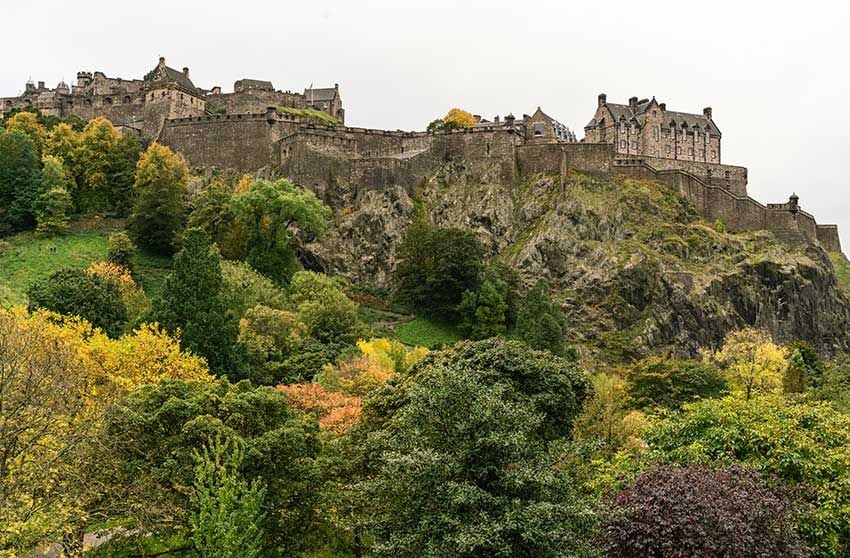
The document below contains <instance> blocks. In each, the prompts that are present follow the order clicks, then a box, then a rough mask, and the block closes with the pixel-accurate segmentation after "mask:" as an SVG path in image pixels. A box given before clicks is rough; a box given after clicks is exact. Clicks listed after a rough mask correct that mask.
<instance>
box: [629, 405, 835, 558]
mask: <svg viewBox="0 0 850 558" xmlns="http://www.w3.org/2000/svg"><path fill="white" fill-rule="evenodd" d="M644 439H645V440H646V442H647V443H648V444H649V447H650V452H649V454H648V456H647V458H648V460H649V461H650V462H651V461H654V460H663V461H669V462H672V463H678V464H691V463H719V464H721V465H731V464H733V463H735V462H740V463H743V464H746V465H748V466H751V467H754V468H755V469H757V470H758V471H760V472H762V474H765V475H775V476H776V477H777V478H778V479H780V480H782V481H783V482H785V483H787V484H789V485H797V484H801V483H802V484H803V485H805V486H807V487H808V488H809V497H810V498H812V500H813V502H812V503H813V506H812V508H811V509H810V510H809V512H808V513H807V514H806V516H805V517H803V518H802V520H801V525H800V527H801V530H800V532H801V534H802V535H803V537H804V538H805V540H806V542H808V543H809V545H811V546H812V547H814V548H816V549H817V555H818V556H824V557H830V558H832V557H835V558H837V557H839V556H847V555H848V552H850V469H848V467H847V459H848V455H850V415H846V414H843V413H840V412H837V411H835V410H834V409H832V408H831V407H830V406H829V405H827V404H817V405H812V404H804V403H790V402H787V401H785V400H783V398H781V397H780V396H778V395H767V396H761V397H755V398H752V399H751V400H749V401H747V400H745V399H743V398H740V397H726V398H724V399H707V400H704V401H700V402H697V403H686V404H684V405H683V406H682V412H681V413H678V414H675V415H673V416H671V417H669V418H667V419H665V420H662V421H660V422H658V423H657V424H655V425H654V426H653V427H652V428H651V429H650V430H649V431H648V432H647V434H646V435H645V437H644Z"/></svg>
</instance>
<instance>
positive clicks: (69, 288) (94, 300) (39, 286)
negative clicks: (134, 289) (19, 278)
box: [27, 269, 127, 337]
mask: <svg viewBox="0 0 850 558" xmlns="http://www.w3.org/2000/svg"><path fill="white" fill-rule="evenodd" d="M27 296H28V297H29V309H30V310H34V309H36V308H45V309H47V310H52V311H53V312H57V313H59V314H65V315H68V316H79V317H81V318H83V319H85V320H87V321H88V322H89V323H91V324H92V325H93V326H95V327H99V328H100V329H102V330H103V331H104V332H105V333H106V334H107V335H109V336H110V337H117V336H118V335H120V334H121V331H122V330H123V327H124V324H125V323H126V321H127V306H126V305H125V303H124V298H123V295H122V293H121V289H120V288H119V287H118V285H117V284H115V283H113V282H112V281H108V280H106V279H103V278H101V277H98V276H96V275H92V274H89V273H86V272H85V271H82V270H77V269H62V270H59V271H57V272H55V273H53V274H52V275H51V276H50V277H48V278H47V279H44V280H42V281H39V282H37V283H34V284H33V285H32V286H30V288H29V290H28V291H27Z"/></svg>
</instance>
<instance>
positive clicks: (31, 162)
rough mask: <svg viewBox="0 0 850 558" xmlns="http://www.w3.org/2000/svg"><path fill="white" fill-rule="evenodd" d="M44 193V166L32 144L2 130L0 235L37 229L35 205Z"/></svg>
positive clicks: (0, 143)
mask: <svg viewBox="0 0 850 558" xmlns="http://www.w3.org/2000/svg"><path fill="white" fill-rule="evenodd" d="M40 190H41V165H40V163H39V158H38V153H37V150H36V148H35V146H34V145H33V142H32V140H31V139H30V138H29V137H28V136H26V135H24V134H23V133H21V132H6V131H4V130H0V234H6V233H9V232H11V231H16V230H21V229H26V228H31V227H33V226H34V225H35V216H34V214H33V204H34V203H35V201H36V199H37V198H38V195H39V193H40Z"/></svg>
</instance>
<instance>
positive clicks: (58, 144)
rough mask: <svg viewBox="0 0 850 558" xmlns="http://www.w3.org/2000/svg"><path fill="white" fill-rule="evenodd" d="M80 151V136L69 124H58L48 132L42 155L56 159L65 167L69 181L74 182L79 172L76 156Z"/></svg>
mask: <svg viewBox="0 0 850 558" xmlns="http://www.w3.org/2000/svg"><path fill="white" fill-rule="evenodd" d="M79 149H80V134H79V132H77V131H76V130H74V128H73V127H72V126H71V125H70V124H65V123H63V124H59V125H58V126H56V127H55V128H53V129H52V130H51V131H50V134H49V135H48V136H47V142H46V143H45V145H44V154H45V155H50V156H51V157H56V158H57V159H59V160H61V161H62V164H63V165H65V169H66V171H67V172H68V175H69V177H70V178H71V179H73V180H76V178H77V174H78V171H79V165H78V164H77V156H78V155H79Z"/></svg>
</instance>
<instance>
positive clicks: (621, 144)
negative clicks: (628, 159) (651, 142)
mask: <svg viewBox="0 0 850 558" xmlns="http://www.w3.org/2000/svg"><path fill="white" fill-rule="evenodd" d="M625 148H626V140H620V149H625Z"/></svg>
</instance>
